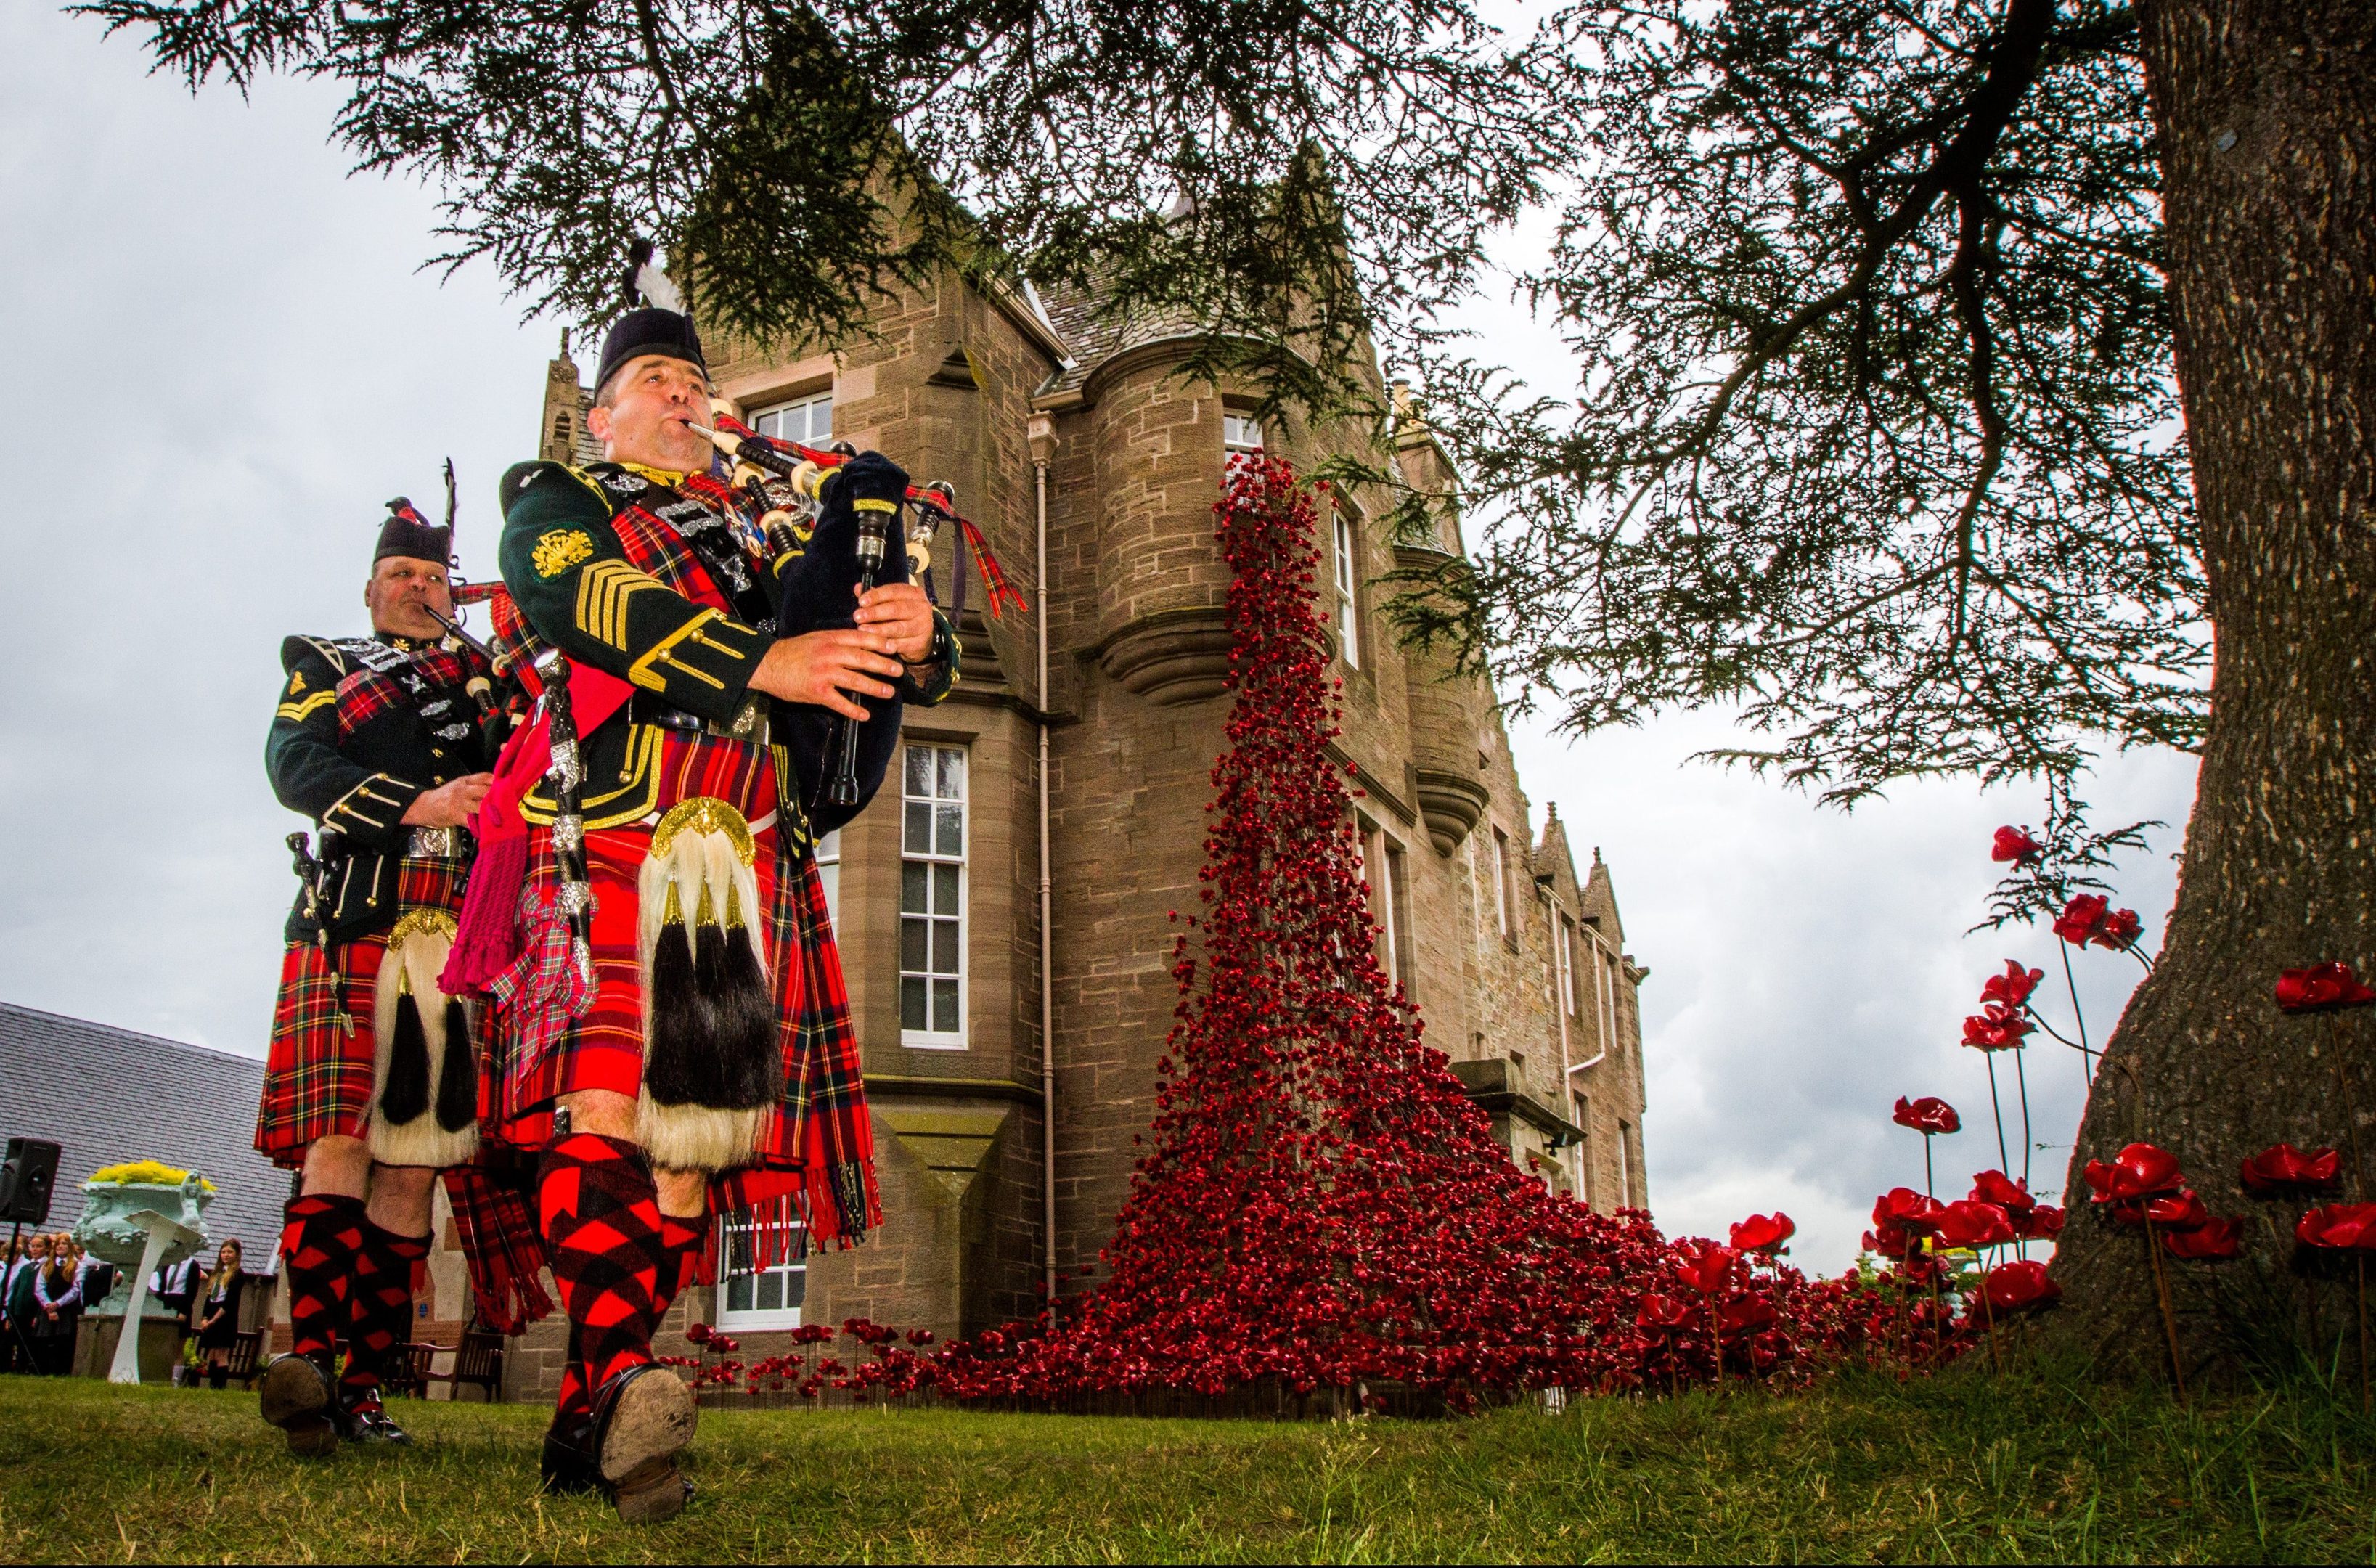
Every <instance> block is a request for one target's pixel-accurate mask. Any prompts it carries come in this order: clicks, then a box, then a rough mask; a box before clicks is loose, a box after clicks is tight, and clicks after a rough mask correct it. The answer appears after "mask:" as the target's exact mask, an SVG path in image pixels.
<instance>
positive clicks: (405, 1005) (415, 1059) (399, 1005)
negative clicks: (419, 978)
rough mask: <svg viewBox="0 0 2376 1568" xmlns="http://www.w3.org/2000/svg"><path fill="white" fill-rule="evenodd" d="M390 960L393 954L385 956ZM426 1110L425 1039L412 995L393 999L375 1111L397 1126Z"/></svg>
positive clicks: (427, 1060)
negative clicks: (392, 1022)
mask: <svg viewBox="0 0 2376 1568" xmlns="http://www.w3.org/2000/svg"><path fill="white" fill-rule="evenodd" d="M389 958H390V961H394V959H395V955H393V954H391V955H389ZM428 1109H429V1038H428V1036H427V1035H425V1034H423V1033H422V1028H421V1009H420V1008H418V1007H416V1006H414V1005H413V1004H412V993H411V992H405V993H404V994H403V995H401V996H398V998H397V999H396V1028H395V1030H394V1033H393V1035H392V1037H391V1039H389V1041H388V1048H387V1082H386V1085H385V1086H383V1087H381V1089H380V1094H379V1111H380V1114H381V1115H382V1116H384V1117H386V1119H387V1120H388V1122H389V1123H390V1124H391V1125H394V1126H398V1127H401V1126H403V1125H404V1124H405V1123H408V1122H410V1121H411V1120H412V1119H413V1118H415V1117H417V1116H419V1115H420V1114H421V1113H422V1111H426V1110H428Z"/></svg>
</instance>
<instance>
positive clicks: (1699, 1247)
mask: <svg viewBox="0 0 2376 1568" xmlns="http://www.w3.org/2000/svg"><path fill="white" fill-rule="evenodd" d="M1739 1258H1740V1254H1739V1253H1735V1252H1734V1251H1733V1250H1732V1249H1731V1248H1730V1247H1719V1246H1717V1244H1716V1243H1715V1242H1714V1241H1678V1242H1676V1243H1675V1247H1674V1260H1673V1264H1672V1265H1671V1266H1672V1268H1673V1270H1674V1275H1675V1278H1676V1279H1677V1281H1679V1282H1680V1283H1681V1284H1684V1285H1687V1286H1689V1287H1691V1288H1692V1289H1694V1290H1696V1291H1698V1292H1699V1293H1700V1294H1701V1295H1703V1296H1713V1295H1715V1294H1716V1293H1717V1291H1718V1290H1721V1289H1724V1287H1725V1285H1726V1283H1727V1282H1728V1281H1729V1280H1730V1279H1731V1278H1732V1268H1733V1265H1734V1263H1735V1262H1737V1261H1738V1260H1739Z"/></svg>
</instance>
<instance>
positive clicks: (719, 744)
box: [481, 728, 881, 1242]
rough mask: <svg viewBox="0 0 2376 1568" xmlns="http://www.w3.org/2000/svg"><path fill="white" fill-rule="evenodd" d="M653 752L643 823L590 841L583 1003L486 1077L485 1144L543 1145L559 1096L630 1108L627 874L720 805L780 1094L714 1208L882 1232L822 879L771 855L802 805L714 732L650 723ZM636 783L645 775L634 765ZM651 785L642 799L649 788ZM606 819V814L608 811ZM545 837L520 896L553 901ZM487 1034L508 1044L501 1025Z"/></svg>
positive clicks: (746, 749) (715, 1187)
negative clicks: (762, 949) (561, 1027)
mask: <svg viewBox="0 0 2376 1568" xmlns="http://www.w3.org/2000/svg"><path fill="white" fill-rule="evenodd" d="M638 735H639V739H642V738H644V737H649V739H648V740H647V741H646V742H645V743H647V744H654V745H656V748H657V751H658V756H657V758H656V759H654V760H653V761H652V763H651V764H650V765H649V766H651V768H652V769H653V775H654V777H653V781H652V782H650V783H649V784H648V785H644V784H643V783H642V782H641V780H639V784H638V790H637V798H636V803H637V804H648V810H647V812H646V813H645V814H643V815H642V816H640V817H638V818H636V819H635V820H632V821H629V822H625V823H622V824H616V825H614V826H610V827H601V828H596V827H589V828H588V830H587V833H586V846H585V859H586V874H587V883H588V886H589V888H590V889H591V890H592V892H593V895H594V911H593V914H592V916H591V918H590V921H589V922H588V924H589V931H588V938H589V940H588V946H589V947H590V948H591V949H592V952H593V956H594V980H595V990H594V997H593V1001H592V1004H590V1005H589V1006H588V1009H587V1011H586V1012H585V1013H584V1014H583V1015H582V1016H579V1017H578V1018H577V1019H576V1022H575V1024H574V1025H573V1026H572V1027H571V1028H569V1030H568V1032H567V1033H566V1035H565V1036H564V1038H563V1039H561V1040H560V1042H559V1043H558V1044H556V1045H555V1046H554V1047H553V1048H552V1050H551V1051H549V1052H547V1053H546V1054H545V1055H544V1057H543V1059H542V1060H541V1061H540V1062H537V1063H534V1064H533V1065H529V1066H525V1067H523V1066H522V1065H520V1064H517V1063H508V1062H507V1063H506V1064H505V1067H504V1068H503V1069H502V1070H500V1071H494V1070H491V1071H490V1074H489V1078H490V1082H489V1083H488V1084H487V1086H486V1090H485V1092H483V1093H482V1095H481V1104H482V1105H492V1106H493V1115H492V1116H490V1117H489V1118H488V1119H487V1121H486V1123H485V1124H484V1126H485V1131H486V1133H487V1134H491V1135H493V1136H495V1137H498V1138H500V1139H502V1140H503V1141H504V1142H505V1143H508V1144H511V1145H514V1146H517V1147H520V1148H523V1149H535V1148H541V1147H542V1146H544V1144H545V1143H546V1142H547V1141H549V1140H550V1138H551V1137H552V1107H553V1101H554V1100H555V1099H557V1098H558V1097H560V1096H562V1095H565V1094H573V1093H576V1092H579V1091H581V1090H587V1089H607V1090H609V1091H611V1092H612V1093H613V1094H621V1095H625V1096H628V1097H629V1098H631V1099H632V1098H633V1097H634V1096H635V1095H636V1093H637V1092H638V1091H639V1090H640V1088H641V1087H642V1085H643V1067H644V1038H643V1036H644V1028H643V1016H644V1011H643V1010H644V1001H643V965H642V961H641V958H640V956H639V952H638V944H637V940H636V936H637V886H636V883H637V878H638V877H639V876H640V875H641V873H642V871H643V866H644V861H645V859H646V857H647V854H648V853H649V850H650V848H651V841H652V830H653V828H654V827H655V826H658V824H659V819H660V818H661V817H662V816H663V815H665V814H667V813H668V812H669V811H670V810H671V808H673V807H675V806H676V805H678V804H679V803H681V802H684V801H688V800H692V799H695V798H696V797H699V796H705V795H706V796H709V797H712V798H714V799H717V800H720V801H723V802H726V803H727V804H729V805H731V806H732V807H733V808H734V809H735V810H736V811H738V812H740V813H741V814H743V819H744V820H745V821H746V822H748V823H749V824H750V825H751V828H752V838H753V841H754V846H755V848H756V851H757V853H756V855H755V857H754V864H753V868H752V869H753V873H754V877H755V879H756V881H757V883H758V890H759V899H760V902H761V903H762V904H763V905H764V906H765V907H766V910H767V926H766V957H767V972H768V975H769V978H770V980H771V982H772V984H773V986H774V990H775V997H776V1008H777V1035H778V1044H779V1047H780V1049H781V1051H782V1060H783V1068H782V1070H783V1075H784V1092H783V1097H782V1099H781V1100H780V1101H779V1102H778V1106H777V1108H776V1112H775V1114H774V1115H773V1116H771V1117H770V1118H769V1119H768V1121H767V1123H766V1125H765V1126H764V1127H763V1128H762V1130H761V1132H760V1134H759V1149H758V1159H757V1161H756V1163H755V1164H754V1165H752V1166H750V1167H746V1168H744V1169H743V1170H732V1171H727V1172H723V1173H720V1174H719V1176H718V1177H716V1178H715V1179H714V1180H713V1182H712V1184H711V1202H712V1204H713V1206H715V1207H716V1208H717V1209H718V1210H719V1212H731V1211H739V1210H746V1209H752V1208H755V1207H758V1206H762V1205H764V1204H766V1203H768V1202H769V1201H770V1200H773V1199H776V1198H779V1197H784V1196H787V1195H795V1196H797V1197H798V1199H799V1207H800V1209H801V1211H802V1218H803V1219H804V1220H805V1223H806V1224H807V1226H808V1229H809V1237H810V1239H812V1240H814V1241H821V1242H822V1241H838V1240H845V1239H854V1238H855V1237H856V1236H857V1235H859V1234H861V1233H862V1232H863V1231H864V1230H865V1229H867V1228H869V1227H871V1226H872V1225H874V1224H879V1223H880V1222H881V1206H880V1203H879V1201H878V1199H877V1196H876V1194H875V1190H874V1184H873V1136H872V1133H871V1130H870V1128H869V1127H868V1124H867V1116H866V1110H865V1090H864V1083H863V1077H862V1075H861V1069H860V1065H859V1057H858V1048H857V1039H856V1036H855V1033H854V1031H853V1029H852V1028H851V1025H850V1018H849V991H848V989H847V987H846V986H845V985H844V983H843V980H842V973H841V956H840V953H839V951H838V948H837V947H836V946H835V944H834V939H833V927H832V921H831V918H830V916H829V914H828V913H827V910H826V902H825V885H824V883H823V882H822V880H821V879H820V878H819V877H818V875H817V870H816V861H815V859H814V856H812V855H811V854H809V853H808V852H807V846H805V845H802V847H801V849H802V852H801V853H800V855H799V858H798V859H797V860H794V861H787V860H785V859H783V858H781V857H780V856H779V852H778V850H779V845H778V829H779V827H780V825H781V824H780V817H779V809H780V810H781V811H784V812H788V813H789V814H790V815H791V816H792V817H793V818H794V819H795V820H797V819H798V815H799V807H798V805H797V803H793V802H779V801H778V794H777V777H778V774H777V760H776V757H775V755H774V754H772V753H771V750H770V748H766V747H763V746H757V745H752V744H748V743H746V742H739V741H732V740H727V739H723V738H719V737H715V736H696V735H687V734H683V733H679V732H677V731H667V730H660V729H657V728H652V729H647V730H643V731H639V732H638ZM638 772H639V774H640V773H641V772H642V770H641V769H639V770H638ZM645 790H648V791H649V792H648V793H646V792H645ZM602 794H603V790H602V788H601V785H600V782H599V781H589V783H588V788H587V815H588V819H589V820H591V821H600V820H601V819H602V817H603V815H604V814H607V813H606V807H605V803H604V802H603V800H602ZM613 809H615V808H613ZM558 874H559V873H558V870H557V867H556V865H555V862H554V861H553V856H552V832H551V830H550V828H548V827H545V826H531V827H530V829H529V873H528V875H529V883H528V886H529V897H531V898H532V899H534V900H535V901H536V902H537V903H540V904H541V903H543V902H545V901H547V900H549V899H551V898H552V896H553V894H554V891H555V889H556V887H557V885H558ZM497 1028H499V1029H501V1030H502V1031H503V1033H504V1035H505V1038H506V1051H505V1055H506V1056H508V1055H509V1054H510V1051H511V1050H512V1049H514V1047H513V1046H512V1043H511V1041H510V1039H509V1037H510V1036H511V1034H512V1031H511V1029H510V1028H508V1027H507V1026H506V1025H505V1024H504V1023H503V1022H502V1021H500V1020H499V1021H498V1025H497Z"/></svg>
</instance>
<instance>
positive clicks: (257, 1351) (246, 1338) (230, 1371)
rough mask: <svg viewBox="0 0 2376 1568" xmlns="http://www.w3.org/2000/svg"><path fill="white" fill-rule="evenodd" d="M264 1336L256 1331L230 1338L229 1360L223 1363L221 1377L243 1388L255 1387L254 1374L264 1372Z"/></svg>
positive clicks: (252, 1330)
mask: <svg viewBox="0 0 2376 1568" xmlns="http://www.w3.org/2000/svg"><path fill="white" fill-rule="evenodd" d="M263 1360H264V1335H263V1333H262V1331H260V1330H257V1329H253V1328H251V1329H249V1330H248V1331H247V1332H245V1333H244V1334H237V1335H233V1336H232V1342H231V1359H230V1360H228V1361H226V1362H224V1363H223V1375H224V1377H225V1378H226V1379H228V1380H229V1381H231V1382H233V1383H236V1384H239V1385H240V1386H241V1387H243V1388H253V1387H255V1379H256V1374H258V1373H259V1372H262V1371H263V1370H264V1367H263V1365H262V1363H263Z"/></svg>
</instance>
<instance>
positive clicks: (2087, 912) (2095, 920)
mask: <svg viewBox="0 0 2376 1568" xmlns="http://www.w3.org/2000/svg"><path fill="white" fill-rule="evenodd" d="M2111 912H2112V901H2111V900H2110V899H2109V898H2107V897H2104V896H2103V895H2101V894H2098V893H2082V894H2080V895H2079V896H2078V897H2075V898H2073V899H2072V900H2071V902H2069V903H2068V904H2065V905H2063V906H2062V913H2061V914H2060V915H2058V916H2056V917H2055V921H2054V934H2055V935H2057V936H2059V937H2061V939H2062V940H2063V941H2065V942H2067V943H2069V944H2071V945H2072V946H2073V947H2085V946H2086V945H2087V944H2088V941H2089V940H2090V939H2091V938H2093V937H2094V936H2095V934H2096V933H2097V932H2099V931H2101V930H2103V929H2104V921H2105V920H2106V919H2107V918H2109V916H2110V914H2111Z"/></svg>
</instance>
